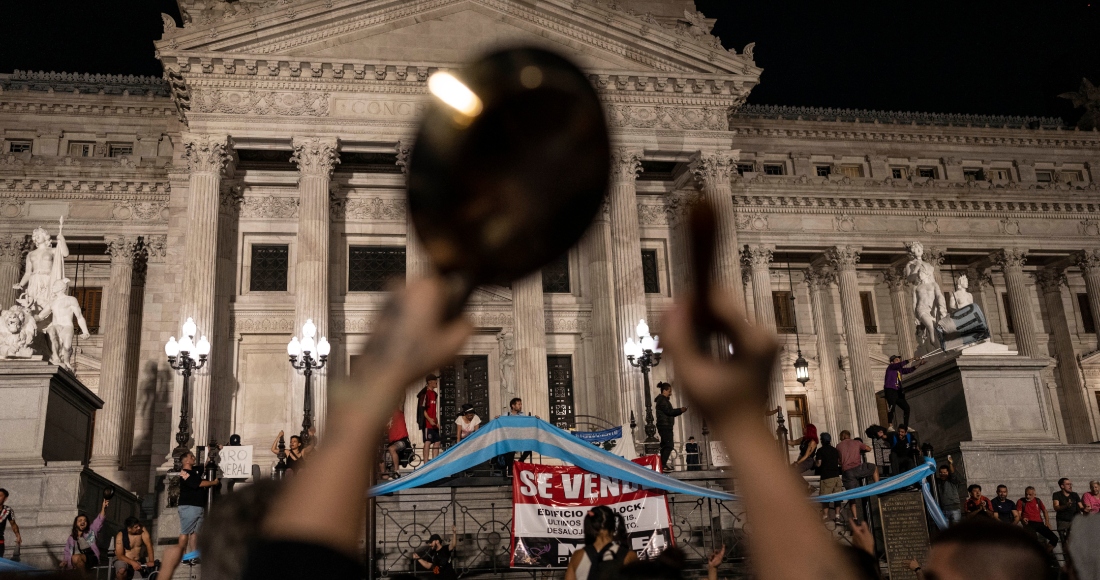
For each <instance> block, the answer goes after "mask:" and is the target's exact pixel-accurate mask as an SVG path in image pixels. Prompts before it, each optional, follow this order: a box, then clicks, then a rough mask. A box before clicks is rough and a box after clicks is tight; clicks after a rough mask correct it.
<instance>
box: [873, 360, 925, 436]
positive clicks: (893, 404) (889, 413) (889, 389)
mask: <svg viewBox="0 0 1100 580" xmlns="http://www.w3.org/2000/svg"><path fill="white" fill-rule="evenodd" d="M924 363H925V361H924V359H921V360H918V361H917V363H916V366H912V367H908V366H906V365H908V364H909V361H908V360H901V357H900V356H898V355H896V354H895V355H894V356H891V357H890V364H889V365H887V367H886V380H885V382H884V383H883V387H882V389H883V394H884V395H886V420H887V421H888V422H889V423H890V425H891V426H892V425H893V424H894V409H895V408H897V407H900V408H901V410H902V413H903V414H904V418H903V419H902V420H901V422H902V423H905V424H906V425H908V424H909V403H908V402H907V401H906V400H905V390H904V389H903V387H902V385H901V376H902V375H907V374H909V373H911V372H913V371H915V370H917V367H919V366H921V365H923V364H924Z"/></svg>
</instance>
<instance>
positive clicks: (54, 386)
mask: <svg viewBox="0 0 1100 580" xmlns="http://www.w3.org/2000/svg"><path fill="white" fill-rule="evenodd" d="M0 401H3V404H2V405H0V468H12V467H16V466H24V467H41V466H43V465H46V464H47V463H53V462H56V461H73V462H77V463H78V464H81V463H87V462H88V457H89V455H90V453H91V445H92V424H93V420H92V418H93V417H94V415H95V412H96V409H102V408H103V401H102V400H101V399H100V398H99V397H97V396H96V395H95V394H94V393H92V392H91V391H89V390H88V388H87V387H85V386H84V384H83V383H81V382H80V381H79V380H78V379H77V378H76V375H74V374H73V373H71V372H69V371H67V370H65V369H63V368H61V367H58V366H55V365H51V364H50V363H48V362H44V361H30V360H11V359H8V360H0ZM70 523H71V522H70Z"/></svg>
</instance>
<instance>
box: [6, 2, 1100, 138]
mask: <svg viewBox="0 0 1100 580" xmlns="http://www.w3.org/2000/svg"><path fill="white" fill-rule="evenodd" d="M696 4H697V6H698V7H699V9H700V10H702V11H703V12H704V13H705V14H706V15H707V16H709V17H712V18H717V19H718V24H717V26H716V27H715V33H716V34H718V35H719V36H720V37H722V41H723V43H724V44H725V45H726V46H728V47H732V46H735V47H737V49H738V50H740V49H741V48H742V47H743V46H744V45H745V44H746V43H748V42H756V52H755V55H756V62H757V64H759V65H760V66H762V67H764V69H765V70H764V75H763V77H762V79H761V85H760V86H759V87H757V88H756V89H754V91H753V93H752V95H751V96H750V99H749V100H750V102H753V103H769V104H783V105H811V106H823V107H847V108H862V109H886V110H908V111H928V112H949V113H986V114H1011V115H1043V116H1059V117H1062V118H1064V119H1066V120H1069V121H1074V120H1076V118H1077V116H1078V114H1077V113H1076V112H1075V111H1074V110H1073V109H1072V107H1071V106H1070V104H1069V102H1068V101H1066V100H1064V99H1059V98H1057V95H1058V94H1059V93H1062V92H1066V91H1071V90H1076V89H1077V87H1078V86H1079V84H1080V82H1081V77H1089V78H1090V79H1092V80H1093V81H1094V82H1098V83H1100V0H1035V1H1033V2H1022V1H1015V2H1013V1H1008V2H1005V1H1002V2H994V1H990V0H952V1H941V0H936V1H910V2H898V1H890V0H886V1H881V0H880V1H878V2H871V1H867V0H863V1H853V0H817V1H814V2H811V1H806V0H799V1H789V0H788V1H783V0H752V1H748V0H696ZM161 12H168V13H171V14H174V15H175V14H176V11H175V2H174V1H173V0H8V1H2V0H0V23H2V24H0V25H2V26H3V28H4V33H3V38H2V40H0V72H10V71H11V70H13V69H16V68H19V69H34V70H56V71H62V70H64V71H70V72H72V71H78V72H101V73H129V74H146V75H158V76H159V75H160V66H159V62H158V61H157V60H156V59H154V58H153V45H152V41H153V40H154V39H157V38H159V37H160V31H161V21H160V13H161Z"/></svg>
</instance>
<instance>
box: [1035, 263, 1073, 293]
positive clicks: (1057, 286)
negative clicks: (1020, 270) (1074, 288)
mask: <svg viewBox="0 0 1100 580" xmlns="http://www.w3.org/2000/svg"><path fill="white" fill-rule="evenodd" d="M1035 283H1036V284H1037V285H1038V286H1039V288H1040V289H1041V290H1042V291H1043V292H1044V293H1046V294H1060V293H1061V292H1062V288H1061V287H1062V286H1069V282H1068V281H1067V280H1066V273H1065V271H1064V270H1062V269H1061V268H1044V269H1042V270H1039V271H1037V272H1035Z"/></svg>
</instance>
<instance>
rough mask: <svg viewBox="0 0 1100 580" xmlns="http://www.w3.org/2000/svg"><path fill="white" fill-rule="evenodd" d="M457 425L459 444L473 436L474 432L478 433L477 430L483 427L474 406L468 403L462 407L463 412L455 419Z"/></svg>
mask: <svg viewBox="0 0 1100 580" xmlns="http://www.w3.org/2000/svg"><path fill="white" fill-rule="evenodd" d="M455 425H457V426H458V442H459V443H461V442H462V440H463V439H465V438H467V437H469V436H470V435H473V434H474V431H477V428H478V427H480V426H481V417H478V416H477V413H475V412H474V406H473V405H471V404H469V403H466V404H465V405H462V412H461V413H459V415H458V418H457V419H455Z"/></svg>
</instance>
